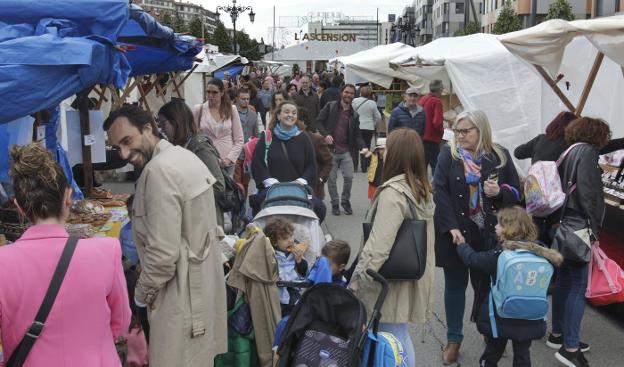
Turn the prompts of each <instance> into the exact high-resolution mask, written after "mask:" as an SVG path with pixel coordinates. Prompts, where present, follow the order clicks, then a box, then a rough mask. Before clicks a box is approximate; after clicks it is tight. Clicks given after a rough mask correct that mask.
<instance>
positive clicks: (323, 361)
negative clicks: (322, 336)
mask: <svg viewBox="0 0 624 367" xmlns="http://www.w3.org/2000/svg"><path fill="white" fill-rule="evenodd" d="M319 359H320V362H319V367H338V362H336V361H334V360H333V359H331V358H330V354H329V352H328V351H326V350H323V349H321V351H320V352H319Z"/></svg>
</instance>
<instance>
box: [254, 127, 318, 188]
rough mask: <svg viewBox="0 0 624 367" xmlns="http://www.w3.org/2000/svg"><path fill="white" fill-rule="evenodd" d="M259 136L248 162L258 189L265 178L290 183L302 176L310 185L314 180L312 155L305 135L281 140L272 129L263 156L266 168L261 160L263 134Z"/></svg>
mask: <svg viewBox="0 0 624 367" xmlns="http://www.w3.org/2000/svg"><path fill="white" fill-rule="evenodd" d="M260 135H261V136H260V138H259V140H258V142H257V143H256V149H255V151H254V155H253V159H252V161H251V173H252V175H253V179H254V181H255V182H256V187H257V188H258V190H263V189H264V188H265V187H264V185H263V183H262V181H264V180H266V179H267V178H275V179H277V180H278V181H279V182H291V181H294V180H296V179H298V178H303V179H305V180H306V181H308V185H310V186H312V187H314V185H315V184H316V181H317V180H318V178H317V176H316V155H315V154H314V147H313V145H312V142H311V141H310V138H309V137H308V134H306V133H303V132H302V133H301V134H299V135H297V136H295V137H293V138H291V139H290V140H287V141H282V140H280V139H279V138H278V137H277V136H276V135H275V132H273V131H272V134H271V145H270V146H269V152H268V157H267V158H268V159H267V163H268V167H267V164H265V163H264V157H265V146H266V145H265V142H264V141H265V138H264V134H260ZM282 143H283V144H284V145H285V146H286V150H287V151H288V157H290V160H289V159H288V157H286V155H285V154H284V148H282Z"/></svg>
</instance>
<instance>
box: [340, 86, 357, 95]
mask: <svg viewBox="0 0 624 367" xmlns="http://www.w3.org/2000/svg"><path fill="white" fill-rule="evenodd" d="M347 88H351V89H353V92H354V93H355V91H357V89H355V85H353V84H345V85H343V86H342V87H341V88H340V93H342V92H344V90H345V89H347Z"/></svg>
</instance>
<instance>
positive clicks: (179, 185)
mask: <svg viewBox="0 0 624 367" xmlns="http://www.w3.org/2000/svg"><path fill="white" fill-rule="evenodd" d="M104 130H106V131H107V132H108V139H109V143H110V144H111V145H113V146H114V147H115V148H117V149H118V150H119V153H120V155H121V157H122V158H123V159H127V160H128V161H129V162H130V163H131V164H132V165H134V166H135V167H136V168H143V172H142V173H141V176H140V177H139V179H138V181H137V185H136V191H135V198H134V204H133V207H132V208H131V210H132V213H133V216H132V219H133V222H132V230H133V236H134V240H135V243H136V247H137V251H138V254H139V259H140V262H141V267H142V271H141V274H140V276H139V279H138V281H137V284H136V289H135V295H134V301H135V303H136V304H137V306H139V307H148V312H149V321H150V340H149V344H150V351H149V353H150V366H156V367H159V366H167V367H168V366H185V367H187V366H188V367H194V366H212V361H213V360H214V357H215V355H217V354H220V353H224V352H226V351H227V323H226V321H227V315H226V300H225V281H224V278H223V270H222V266H221V261H220V258H221V257H220V250H219V247H218V241H219V240H220V236H221V234H220V233H219V230H218V229H219V227H217V221H216V214H215V201H214V194H213V188H212V185H213V184H214V183H215V181H216V180H215V178H214V177H213V176H212V175H211V174H210V171H209V170H208V168H206V165H204V163H203V162H202V161H201V160H200V159H199V158H197V156H195V154H193V153H192V152H190V151H188V150H186V149H184V148H182V147H180V146H174V145H172V144H171V143H169V142H168V141H166V140H164V139H161V138H160V136H159V133H158V130H157V129H156V126H155V125H154V123H153V121H152V119H151V118H150V116H149V115H148V114H147V113H145V112H144V111H143V110H141V109H140V108H139V107H137V106H131V105H128V106H123V107H121V108H120V109H118V110H116V111H113V112H111V114H110V116H109V117H108V119H107V120H106V121H105V122H104Z"/></svg>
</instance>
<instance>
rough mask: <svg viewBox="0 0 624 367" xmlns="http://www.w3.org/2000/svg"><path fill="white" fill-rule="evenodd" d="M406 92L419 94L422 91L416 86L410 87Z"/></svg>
mask: <svg viewBox="0 0 624 367" xmlns="http://www.w3.org/2000/svg"><path fill="white" fill-rule="evenodd" d="M405 94H418V95H420V91H419V90H418V88H416V87H409V88H407V90H406V91H405Z"/></svg>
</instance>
